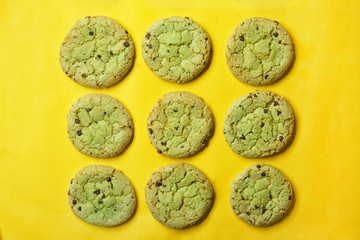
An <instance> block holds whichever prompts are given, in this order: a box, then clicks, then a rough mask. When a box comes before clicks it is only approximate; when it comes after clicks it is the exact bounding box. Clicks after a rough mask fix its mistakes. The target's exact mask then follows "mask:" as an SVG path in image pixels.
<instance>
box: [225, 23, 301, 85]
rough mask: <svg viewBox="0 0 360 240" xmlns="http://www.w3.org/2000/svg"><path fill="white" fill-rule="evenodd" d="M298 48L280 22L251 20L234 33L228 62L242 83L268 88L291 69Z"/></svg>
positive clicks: (227, 54)
mask: <svg viewBox="0 0 360 240" xmlns="http://www.w3.org/2000/svg"><path fill="white" fill-rule="evenodd" d="M293 56H294V46H293V43H292V40H291V38H290V36H289V34H288V33H287V32H286V30H285V29H284V28H283V27H282V26H281V25H280V24H279V23H278V22H276V21H271V20H269V19H266V18H249V19H247V20H245V21H243V22H242V23H240V24H239V25H238V26H237V27H236V28H235V30H234V31H233V32H232V33H231V35H230V37H229V39H228V42H227V46H226V62H227V64H228V66H229V69H230V71H231V72H232V74H234V76H235V77H236V78H237V79H239V80H240V81H242V82H244V83H247V84H250V85H267V84H270V83H273V82H275V81H276V80H278V79H279V78H280V77H281V76H282V75H283V74H284V73H285V72H286V70H287V69H288V68H289V66H290V64H291V62H292V60H293Z"/></svg>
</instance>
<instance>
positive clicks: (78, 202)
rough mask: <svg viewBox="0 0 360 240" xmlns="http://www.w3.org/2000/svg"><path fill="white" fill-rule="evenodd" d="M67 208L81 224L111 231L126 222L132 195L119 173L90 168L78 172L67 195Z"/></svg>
mask: <svg viewBox="0 0 360 240" xmlns="http://www.w3.org/2000/svg"><path fill="white" fill-rule="evenodd" d="M68 196H69V204H70V207H71V209H72V210H73V212H74V213H75V215H76V216H78V217H79V218H80V219H81V220H83V221H85V222H87V223H90V224H94V225H99V226H104V227H113V226H116V225H119V224H121V223H123V222H125V221H126V220H128V219H129V218H130V217H131V216H132V214H133V213H134V210H135V206H136V196H135V191H134V188H133V186H132V184H131V183H130V181H129V180H128V179H127V178H126V176H125V175H124V174H123V173H122V172H121V171H119V170H116V169H114V168H112V167H109V166H102V165H91V166H87V167H84V168H83V169H81V170H80V171H78V172H77V173H76V175H75V178H73V179H72V180H71V184H70V188H69V191H68Z"/></svg>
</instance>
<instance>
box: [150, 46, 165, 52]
mask: <svg viewBox="0 0 360 240" xmlns="http://www.w3.org/2000/svg"><path fill="white" fill-rule="evenodd" d="M149 48H150V49H152V44H149ZM168 52H169V50H168Z"/></svg>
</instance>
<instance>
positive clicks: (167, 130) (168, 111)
mask: <svg viewBox="0 0 360 240" xmlns="http://www.w3.org/2000/svg"><path fill="white" fill-rule="evenodd" d="M213 125H214V122H213V117H212V114H211V111H210V109H209V108H208V106H207V105H206V104H205V103H204V101H203V100H202V99H201V98H200V97H198V96H196V95H194V94H192V93H189V92H181V91H179V92H170V93H168V94H165V95H164V97H163V98H161V99H159V100H158V101H157V103H155V105H154V106H153V108H152V110H151V112H150V113H149V116H148V119H147V130H148V134H149V138H150V142H151V144H152V145H153V146H154V147H155V148H156V150H157V152H158V153H162V154H164V155H165V156H167V157H172V158H181V157H188V156H191V155H193V154H195V153H196V152H198V151H199V150H201V149H202V148H203V147H204V146H205V145H206V143H207V141H208V139H209V137H210V135H211V133H212V129H213Z"/></svg>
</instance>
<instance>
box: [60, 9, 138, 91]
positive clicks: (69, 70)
mask: <svg viewBox="0 0 360 240" xmlns="http://www.w3.org/2000/svg"><path fill="white" fill-rule="evenodd" d="M133 58H134V44H133V41H132V39H131V37H130V35H129V34H128V32H127V31H126V30H125V29H124V28H123V27H122V26H121V25H120V24H119V23H118V22H116V21H115V20H113V19H111V18H108V17H104V16H96V17H86V18H84V19H81V20H79V21H77V22H76V24H75V26H73V28H72V29H71V30H70V31H69V33H68V34H67V35H66V37H65V39H64V41H63V43H62V45H61V48H60V65H61V67H62V69H63V71H64V72H65V73H66V75H68V76H69V77H71V78H72V79H73V80H74V81H75V82H77V83H79V84H81V85H83V86H85V87H91V88H105V87H109V86H111V85H113V84H114V83H116V82H117V81H119V80H120V79H121V78H122V77H123V76H124V75H125V74H126V73H127V72H128V70H129V69H130V67H131V65H132V63H133Z"/></svg>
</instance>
